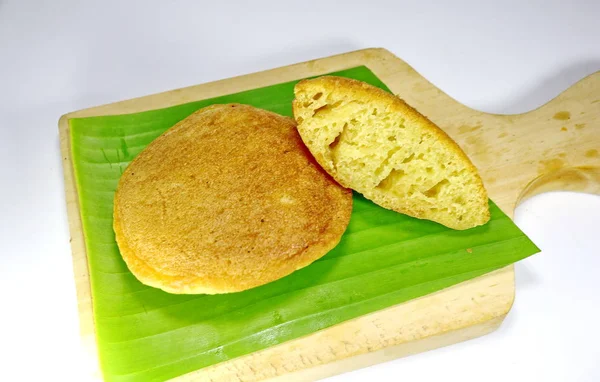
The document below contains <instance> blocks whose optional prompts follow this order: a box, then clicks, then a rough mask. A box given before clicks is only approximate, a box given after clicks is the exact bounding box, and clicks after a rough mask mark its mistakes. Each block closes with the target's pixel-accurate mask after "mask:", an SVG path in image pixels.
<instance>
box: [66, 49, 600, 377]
mask: <svg viewBox="0 0 600 382" xmlns="http://www.w3.org/2000/svg"><path fill="white" fill-rule="evenodd" d="M360 65H365V66H367V67H368V68H369V69H371V70H372V71H373V72H374V73H375V74H376V75H377V76H378V77H379V78H380V79H381V80H382V81H383V82H384V83H385V84H386V85H387V86H388V87H389V88H390V89H392V91H393V92H394V93H396V94H398V95H400V96H401V97H402V98H403V99H405V100H406V101H407V102H408V103H409V104H410V105H412V106H413V107H415V108H416V109H417V110H419V111H420V112H421V113H423V114H425V115H426V116H427V117H429V118H430V119H431V120H433V121H434V122H435V123H437V124H438V125H439V126H440V127H442V128H443V129H444V130H445V131H446V132H447V133H448V134H449V135H450V136H451V137H452V138H454V139H455V140H456V141H457V142H458V144H459V145H461V147H462V148H463V149H464V150H465V151H466V152H467V154H468V155H469V156H470V157H471V158H472V160H473V162H474V163H475V165H476V166H477V167H478V168H479V170H480V172H481V175H482V177H483V180H484V182H485V185H486V188H487V189H488V192H489V195H490V197H491V198H492V199H493V200H494V201H495V202H496V204H497V205H498V206H499V207H500V208H501V209H502V210H503V211H504V212H505V213H507V214H508V215H509V216H511V217H512V215H513V211H514V209H515V207H516V205H517V204H518V203H519V202H520V201H522V200H523V199H525V198H527V197H530V196H532V195H535V194H537V193H541V192H545V191H551V190H573V191H582V192H590V193H596V194H600V72H597V73H595V74H593V75H591V76H589V77H587V78H585V79H583V80H582V81H580V82H578V83H577V84H575V85H573V86H572V87H571V88H570V89H568V90H567V91H565V92H564V93H562V94H561V95H560V96H558V97H556V98H555V99H553V100H552V101H551V102H549V103H547V104H546V105H544V106H542V107H540V108H538V109H536V110H533V111H531V112H528V113H525V114H519V115H492V114H486V113H482V112H479V111H475V110H472V109H469V108H468V107H466V106H464V105H461V104H460V103H458V102H456V101H455V100H453V99H452V98H450V97H449V96H448V95H446V94H444V93H443V92H442V91H440V90H439V89H437V88H436V87H435V86H433V85H432V84H431V83H429V82H428V81H427V80H426V79H424V78H423V77H421V76H420V75H419V74H418V73H417V72H416V71H414V70H413V69H412V68H411V67H410V66H408V65H407V64H406V63H405V62H404V61H402V60H400V59H399V58H397V57H396V56H394V55H393V54H391V53H390V52H388V51H387V50H385V49H366V50H361V51H356V52H351V53H346V54H342V55H338V56H333V57H327V58H322V59H318V60H313V61H309V62H305V63H300V64H296V65H291V66H286V67H282V68H278V69H273V70H268V71H265V72H260V73H254V74H249V75H245V76H241V77H235V78H230V79H226V80H221V81H216V82H212V83H208V84H204V85H198V86H192V87H189V88H184V89H178V90H173V91H169V92H165V93H160V94H155V95H150V96H146V97H142V98H136V99H132V100H127V101H122V102H117V103H113V104H109V105H104V106H99V107H94V108H91V109H85V110H80V111H76V112H73V113H69V114H67V115H64V116H62V117H61V119H60V122H59V129H60V139H61V151H62V157H63V166H64V177H65V189H66V200H67V207H68V214H69V225H70V231H71V237H72V239H71V240H72V241H71V246H72V252H73V265H74V272H75V282H76V287H77V298H78V303H79V315H80V324H81V336H82V340H83V344H84V347H85V350H86V354H87V355H88V356H89V359H88V361H89V362H88V363H89V365H90V374H93V375H94V376H95V377H97V378H101V374H100V371H99V370H98V362H97V352H96V344H95V336H94V323H93V316H92V304H91V296H90V285H89V275H88V269H87V259H86V253H85V246H84V237H83V232H82V228H81V221H80V217H79V206H78V201H77V193H76V189H75V183H74V178H73V169H72V165H71V152H70V146H69V138H68V136H69V130H68V120H69V118H75V117H87V116H97V115H109V114H124V113H132V112H139V111H144V110H150V109H156V108H162V107H167V106H172V105H177V104H181V103H186V102H191V101H196V100H201V99H206V98H212V97H217V96H220V95H225V94H231V93H236V92H240V91H244V90H249V89H253V88H258V87H264V86H268V85H273V84H277V83H281V82H286V81H291V80H296V79H300V78H304V77H309V76H316V75H321V74H325V73H329V72H334V71H338V70H342V69H347V68H351V67H355V66H360ZM514 296H515V287H514V271H513V268H512V266H511V267H507V268H504V269H501V270H499V271H496V272H493V273H491V274H488V275H485V276H482V277H479V278H477V279H474V280H471V281H468V282H464V283H461V284H459V285H456V286H454V287H451V288H448V289H445V290H443V291H440V292H437V293H434V294H431V295H428V296H425V297H422V298H418V299H415V300H412V301H409V302H406V303H403V304H400V305H397V306H394V307H391V308H388V309H385V310H382V311H379V312H375V313H372V314H369V315H366V316H362V317H359V318H357V319H354V320H351V321H347V322H344V323H341V324H338V325H336V326H333V327H331V328H328V329H325V330H322V331H319V332H317V333H314V334H311V335H309V336H306V337H302V338H299V339H296V340H292V341H289V342H286V343H284V344H281V345H278V346H275V347H272V348H269V349H266V350H262V351H259V352H256V353H253V354H250V355H247V356H243V357H240V358H237V359H234V360H231V361H228V362H224V363H221V364H218V365H214V366H211V367H208V368H205V369H202V370H198V371H195V372H192V373H189V374H187V375H185V376H182V377H179V378H177V379H178V380H182V381H204V380H208V381H215V382H217V381H218V382H225V381H257V380H272V381H310V380H315V379H319V378H324V377H327V376H331V375H335V374H339V373H343V372H346V371H349V370H353V369H358V368H361V367H365V366H368V365H372V364H376V363H379V362H384V361H386V360H391V359H394V358H398V357H402V356H406V355H409V354H414V353H418V352H422V351H426V350H430V349H434V348H438V347H441V346H446V345H450V344H453V343H456V342H460V341H464V340H467V339H471V338H474V337H478V336H481V335H484V334H487V333H490V332H491V331H493V330H494V329H496V328H498V326H499V325H500V324H501V323H502V320H503V319H504V317H505V316H506V314H507V313H508V312H509V310H510V308H511V305H512V303H513V300H514Z"/></svg>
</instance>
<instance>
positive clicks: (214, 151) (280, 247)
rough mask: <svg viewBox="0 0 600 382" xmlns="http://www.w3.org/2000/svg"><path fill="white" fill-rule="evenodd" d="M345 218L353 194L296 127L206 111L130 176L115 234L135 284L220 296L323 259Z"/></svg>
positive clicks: (245, 111) (145, 155)
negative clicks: (314, 153) (327, 169)
mask: <svg viewBox="0 0 600 382" xmlns="http://www.w3.org/2000/svg"><path fill="white" fill-rule="evenodd" d="M351 211H352V193H351V191H350V190H348V189H345V188H342V187H341V186H339V185H338V184H337V183H336V182H335V181H334V180H333V179H332V178H331V177H329V175H327V173H326V172H325V171H323V170H322V169H321V167H320V166H319V165H318V164H317V163H316V162H315V161H314V159H313V157H312V156H311V155H310V153H309V152H308V150H307V149H306V147H305V146H304V144H303V143H302V141H301V139H300V137H299V135H298V132H297V130H296V125H295V122H294V121H293V119H291V118H287V117H283V116H280V115H278V114H275V113H271V112H268V111H265V110H261V109H257V108H254V107H251V106H247V105H239V104H228V105H213V106H209V107H207V108H204V109H201V110H199V111H197V112H195V113H194V114H192V115H191V116H189V117H188V118H186V119H185V120H183V121H181V122H179V123H178V124H177V125H175V126H174V127H173V128H171V129H169V130H168V131H167V132H165V133H164V134H163V135H161V136H160V137H158V138H157V139H156V140H154V141H153V142H152V143H151V144H150V145H149V146H148V147H147V148H146V149H145V150H144V151H143V152H142V153H140V154H139V155H138V156H137V157H136V158H135V160H134V161H133V162H131V164H130V165H129V166H128V167H127V169H126V171H125V172H124V173H123V175H122V177H121V179H120V182H119V185H118V188H117V191H116V195H115V200H114V231H115V235H116V240H117V243H118V245H119V249H120V251H121V255H122V256H123V259H124V260H125V262H126V263H127V265H128V267H129V269H130V270H131V272H132V273H133V274H134V275H135V276H136V277H137V278H138V279H139V280H140V281H141V282H142V283H144V284H147V285H150V286H153V287H157V288H161V289H163V290H165V291H167V292H170V293H207V294H213V293H227V292H236V291H242V290H245V289H249V288H252V287H256V286H259V285H262V284H265V283H268V282H271V281H274V280H276V279H279V278H281V277H283V276H286V275H288V274H290V273H292V272H294V271H295V270H297V269H299V268H302V267H305V266H307V265H308V264H310V263H312V262H313V261H315V260H316V259H318V258H320V257H322V256H323V255H325V254H326V253H327V252H328V251H329V250H331V249H332V248H333V247H334V246H335V245H337V243H338V242H339V240H340V238H341V236H342V234H343V232H344V231H345V229H346V227H347V225H348V222H349V220H350V214H351Z"/></svg>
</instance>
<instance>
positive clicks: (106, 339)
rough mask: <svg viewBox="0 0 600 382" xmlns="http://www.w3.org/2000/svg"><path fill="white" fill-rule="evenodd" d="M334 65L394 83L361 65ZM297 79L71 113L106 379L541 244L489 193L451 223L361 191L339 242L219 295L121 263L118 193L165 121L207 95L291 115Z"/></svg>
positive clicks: (269, 335)
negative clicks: (118, 109) (460, 227)
mask: <svg viewBox="0 0 600 382" xmlns="http://www.w3.org/2000/svg"><path fill="white" fill-rule="evenodd" d="M334 74H336V75H339V76H346V77H351V78H355V79H358V80H362V81H365V82H368V83H371V84H373V85H375V86H378V87H380V88H383V89H385V90H388V89H387V88H386V86H385V85H384V84H383V83H382V82H381V81H380V80H379V79H378V78H377V77H376V76H375V75H374V74H373V73H372V72H371V71H370V70H369V69H367V68H366V67H356V68H352V69H348V70H344V71H341V72H337V73H334ZM295 83H296V81H293V82H288V83H284V84H279V85H274V86H269V87H265V88H261V89H255V90H250V91H245V92H242V93H237V94H232V95H227V96H222V97H218V98H213V99H209V100H203V101H198V102H192V103H188V104H184V105H179V106H174V107H169V108H165V109H160V110H152V111H148V112H142V113H136V114H128V115H115V116H102V117H90V118H79V119H72V120H70V122H69V123H70V131H71V145H72V152H73V166H74V169H75V177H76V183H77V192H78V195H79V203H80V209H81V218H82V222H83V230H84V235H85V244H86V249H87V256H88V262H89V272H90V282H91V291H92V298H93V315H94V320H95V326H96V337H97V345H98V350H99V358H100V366H101V369H102V372H103V375H104V377H105V379H106V380H108V381H144V382H147V381H163V380H166V379H169V378H172V377H176V376H179V375H182V374H184V373H188V372H191V371H194V370H197V369H200V368H203V367H206V366H209V365H213V364H216V363H219V362H223V361H227V360H230V359H233V358H235V357H239V356H241V355H244V354H248V353H251V352H255V351H258V350H261V349H264V348H267V347H269V346H273V345H277V344H280V343H282V342H284V341H288V340H291V339H294V338H298V337H301V336H304V335H307V334H310V333H313V332H316V331H318V330H321V329H324V328H327V327H329V326H332V325H335V324H338V323H340V322H342V321H345V320H349V319H352V318H355V317H358V316H361V315H364V314H367V313H370V312H373V311H377V310H379V309H383V308H386V307H389V306H392V305H396V304H399V303H401V302H404V301H407V300H410V299H413V298H416V297H419V296H423V295H426V294H429V293H432V292H435V291H438V290H441V289H443V288H446V287H449V286H451V285H454V284H457V283H460V282H462V281H465V280H468V279H471V278H474V277H476V276H480V275H482V274H484V273H487V272H490V271H493V270H496V269H499V268H501V267H504V266H506V265H508V264H511V263H513V262H516V261H518V260H520V259H523V258H525V257H527V256H530V255H532V254H534V253H536V252H538V251H539V250H538V248H537V247H536V246H535V245H534V244H533V243H532V242H531V241H530V240H529V239H528V238H527V237H526V236H525V235H524V234H523V232H521V231H520V230H519V229H518V228H517V227H516V226H515V224H514V223H513V222H512V221H511V220H510V219H509V218H508V217H507V216H506V215H505V214H504V213H502V211H500V209H499V208H498V207H497V206H496V205H495V204H494V203H493V202H491V201H490V208H491V221H490V222H489V223H488V224H486V225H484V226H481V227H477V228H474V229H470V230H466V231H454V230H451V229H448V228H446V227H443V226H441V225H439V224H436V223H433V222H429V221H424V220H418V219H414V218H411V217H408V216H405V215H402V214H399V213H396V212H393V211H389V210H385V209H383V208H380V207H378V206H376V205H375V204H373V203H372V202H370V201H368V200H366V199H364V198H363V197H361V196H360V195H358V194H355V195H354V209H353V212H352V218H351V221H350V224H349V226H348V229H347V231H346V233H345V234H344V236H343V237H342V240H341V242H340V243H339V245H338V246H337V247H336V248H335V249H334V250H332V251H331V252H330V253H328V254H327V255H326V256H324V257H323V258H321V259H320V260H318V261H316V262H315V263H313V264H312V265H310V266H308V267H306V268H304V269H301V270H299V271H296V272H295V273H293V274H291V275H289V276H287V277H285V278H283V279H280V280H278V281H275V282H273V283H270V284H267V285H264V286H261V287H258V288H255V289H252V290H248V291H245V292H240V293H234V294H227V295H215V296H210V295H172V294H168V293H165V292H163V291H161V290H159V289H155V288H151V287H148V286H145V285H143V284H141V283H140V282H139V281H138V280H137V279H136V278H135V277H134V276H133V275H132V274H131V273H130V272H129V270H128V268H127V266H126V265H125V263H124V262H123V260H122V258H121V256H120V254H119V249H118V247H117V244H116V242H115V239H114V233H113V230H112V204H113V195H114V191H115V188H116V186H117V182H118V180H119V177H120V175H121V174H122V173H123V171H124V170H125V168H126V167H127V165H128V163H129V162H130V161H131V160H132V159H133V158H134V157H135V156H136V155H137V154H138V153H139V152H140V151H141V150H143V149H144V147H145V146H146V145H148V144H149V143H150V142H151V141H152V140H153V139H154V138H156V137H158V136H159V135H160V134H161V133H163V132H164V131H165V130H166V129H168V128H169V127H171V126H173V125H174V124H175V123H177V122H178V121H180V120H181V119H183V118H185V117H187V116H188V115H189V114H191V113H192V112H194V111H195V110H197V109H199V108H202V107H205V106H207V105H211V104H215V103H228V102H238V103H245V104H250V105H254V106H256V107H260V108H263V109H267V110H271V111H274V112H276V113H279V114H282V115H288V116H291V115H292V110H291V101H292V99H293V87H294V84H295ZM388 91H389V90H388ZM467 249H469V251H467ZM398 319H399V320H401V319H402V317H399V318H398Z"/></svg>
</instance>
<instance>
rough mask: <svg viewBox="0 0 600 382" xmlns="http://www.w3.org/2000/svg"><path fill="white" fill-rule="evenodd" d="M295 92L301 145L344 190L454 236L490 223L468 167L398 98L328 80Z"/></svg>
mask: <svg viewBox="0 0 600 382" xmlns="http://www.w3.org/2000/svg"><path fill="white" fill-rule="evenodd" d="M294 91H295V99H294V102H293V109H294V117H295V118H296V122H297V123H298V131H299V133H300V136H301V137H302V140H303V141H304V143H305V144H306V146H307V147H308V149H309V150H310V151H311V153H312V154H313V155H314V157H315V159H316V160H317V162H318V163H319V164H320V165H321V166H322V167H323V168H324V169H325V170H326V171H327V172H328V173H329V174H330V175H331V176H332V177H333V178H335V179H336V180H337V181H338V182H339V183H340V184H341V185H342V186H344V187H348V188H352V189H354V190H356V191H358V192H360V193H362V194H363V195H364V196H365V197H367V198H369V199H371V200H372V201H374V202H375V203H377V204H379V205H380V206H382V207H385V208H388V209H392V210H395V211H398V212H401V213H404V214H407V215H410V216H413V217H416V218H420V219H428V220H433V221H436V222H438V223H441V224H443V225H445V226H447V227H450V228H454V229H467V228H471V227H475V226H478V225H482V224H485V223H486V222H487V221H488V220H489V218H490V213H489V206H488V197H487V192H486V190H485V188H484V186H483V182H482V180H481V178H480V176H479V174H478V172H477V169H476V168H475V166H474V165H473V163H472V162H471V161H470V160H469V158H468V157H467V155H466V154H465V153H464V152H463V151H462V150H461V148H460V147H459V146H458V144H456V142H454V141H453V140H452V139H451V138H450V137H449V136H448V135H447V134H446V133H444V131H442V130H441V129H440V128H439V127H438V126H436V125H435V124H434V123H433V122H431V121H430V120H429V119H427V118H426V117H425V116H423V115H421V114H420V113H419V112H418V111H416V110H415V109H413V108H412V107H410V106H409V105H407V104H406V103H405V102H404V101H403V100H401V99H400V98H398V97H396V96H394V95H392V94H390V93H388V92H386V91H384V90H381V89H379V88H376V87H374V86H371V85H369V84H366V83H363V82H360V81H356V80H352V79H348V78H342V77H334V76H324V77H319V78H316V79H311V80H304V81H301V82H299V83H298V84H297V85H296V87H295V89H294Z"/></svg>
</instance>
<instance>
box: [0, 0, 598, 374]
mask: <svg viewBox="0 0 600 382" xmlns="http://www.w3.org/2000/svg"><path fill="white" fill-rule="evenodd" d="M217 3H218V5H217ZM245 3H246V2H239V3H232V2H225V1H223V2H218V1H216V0H214V1H212V2H201V1H189V2H184V1H162V2H158V1H119V2H116V1H98V2H94V3H92V2H86V1H33V0H20V1H19V0H0V182H1V183H0V185H1V187H0V380H6V381H18V380H74V379H76V380H81V381H84V380H85V375H84V374H83V373H82V370H83V369H84V366H83V365H82V364H81V361H80V359H79V348H78V346H79V342H78V341H79V340H78V318H77V310H76V299H75V289H74V285H73V276H72V266H71V258H70V256H71V255H70V249H69V233H68V229H67V222H66V212H65V203H64V197H63V185H62V169H61V162H60V155H59V150H58V134H57V133H58V131H57V121H58V118H59V116H60V115H62V114H64V113H67V112H69V111H73V110H76V109H81V108H84V107H89V106H95V105H98V104H104V103H109V102H113V101H118V100H123V99H127V98H131V97H136V96H142V95H146V94H150V93H155V92H159V91H165V90H169V89H173V88H178V87H183V86H189V85H193V84H198V83H203V82H207V81H212V80H216V79H222V78H227V77H231V76H235V75H241V74H246V73H250V72H255V71H259V70H264V69H269V68H274V67H278V66H282V65H288V64H293V63H296V62H300V61H305V60H309V59H313V58H318V57H323V56H328V55H332V54H336V53H343V52H347V51H352V50H356V49H361V48H368V47H385V48H387V49H388V50H390V51H392V52H393V53H395V54H396V55H398V56H400V57H401V58H403V59H404V60H406V61H407V62H408V63H409V64H411V65H412V66H413V67H415V68H416V69H417V70H418V71H419V72H420V73H421V74H422V75H423V76H425V77H426V78H428V79H429V80H430V81H432V82H433V83H434V84H435V85H437V86H438V87H440V88H441V89H442V90H444V91H445V92H447V93H448V94H450V95H451V96H452V97H454V98H456V99H457V100H459V101H460V102H462V103H465V104H466V105H468V106H471V107H473V108H476V109H480V110H484V111H488V112H497V113H517V112H525V111H527V110H530V109H532V108H535V107H537V106H539V105H541V104H543V103H545V102H546V101H548V100H549V99H551V98H553V97H554V96H556V95H557V94H558V93H559V92H561V91H562V90H564V89H566V88H567V87H569V86H570V85H571V84H573V83H574V82H576V81H577V80H579V79H581V78H583V77H584V76H586V75H588V74H590V73H593V72H595V71H597V70H600V23H599V22H598V20H599V19H600V2H598V1H593V0H589V1H585V0H582V1H560V2H559V1H555V2H552V1H550V2H548V1H546V2H541V1H540V2H537V1H536V2H534V1H530V2H525V1H524V2H517V1H515V2H509V1H496V2H494V3H491V2H481V1H473V2H453V4H452V5H450V4H447V3H446V2H442V1H439V2H437V3H436V2H430V1H429V2H428V1H422V2H410V3H403V2H399V1H375V0H368V1H361V2H357V1H346V2H345V5H341V4H342V3H344V2H327V1H319V2H309V1H294V2H284V1H269V2H267V1H254V2H250V1H248V2H247V4H245ZM337 3H339V4H340V5H337ZM525 3H527V4H525ZM250 4H251V5H250ZM516 221H517V223H518V225H519V226H520V227H521V228H522V229H523V230H524V231H525V232H526V233H527V234H528V235H530V237H531V238H532V239H533V240H534V241H535V242H536V243H537V244H538V245H539V246H540V247H541V248H542V249H543V253H542V254H541V255H536V256H535V257H533V258H530V259H527V260H525V261H523V262H521V263H519V264H518V265H517V267H516V270H517V298H516V302H515V305H514V307H513V309H512V311H511V313H510V314H509V316H508V318H507V319H506V321H505V323H504V324H503V326H502V327H501V329H500V330H498V331H497V332H495V333H493V334H491V335H488V336H486V337H483V338H479V339H476V340H472V341H468V342H466V343H462V344H457V345H454V346H450V347H447V348H444V349H439V350H435V351H431V352H428V353H425V354H420V355H416V356H412V357H408V358H404V359H400V360H396V361H393V362H388V363H386V364H381V365H377V366H374V367H370V368H367V369H363V370H360V371H357V372H352V373H348V374H344V375H341V376H337V377H334V378H331V381H336V382H342V381H363V380H377V381H398V380H410V381H438V380H440V379H443V380H451V381H453V380H460V381H464V382H467V381H481V380H486V381H508V380H510V381H525V380H535V381H598V380H600V366H598V364H597V362H598V361H600V350H599V349H600V348H599V347H598V342H600V325H598V322H599V320H600V293H599V291H600V278H599V277H598V271H599V270H600V256H598V255H600V253H598V252H599V251H598V248H599V247H600V246H599V244H600V239H599V227H600V198H599V197H597V196H590V195H577V194H546V195H542V196H540V197H538V198H535V199H533V200H530V201H528V202H525V203H524V204H523V205H521V207H519V208H518V210H517V214H516Z"/></svg>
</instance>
